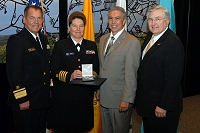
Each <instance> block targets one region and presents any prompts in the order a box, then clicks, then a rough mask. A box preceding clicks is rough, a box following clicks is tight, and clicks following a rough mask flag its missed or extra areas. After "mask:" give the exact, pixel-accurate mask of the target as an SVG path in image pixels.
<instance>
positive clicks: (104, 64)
mask: <svg viewBox="0 0 200 133" xmlns="http://www.w3.org/2000/svg"><path fill="white" fill-rule="evenodd" d="M125 23H126V12H125V11H124V9H123V8H121V7H118V6H114V7H112V8H111V9H110V11H109V12H108V25H109V28H110V29H111V33H108V34H106V35H104V36H102V37H101V39H100V44H99V59H100V77H101V78H107V80H106V81H105V83H104V84H103V85H102V86H101V88H100V95H99V91H98V92H97V98H100V103H101V118H102V132H103V133H128V132H129V125H130V120H131V114H132V104H133V103H134V99H135V92H136V88H137V85H136V81H137V69H138V67H139V61H140V55H141V52H140V51H141V49H140V48H141V47H140V42H139V41H138V40H137V38H136V37H134V36H132V35H130V34H129V33H127V32H126V31H125V29H124V25H125ZM110 44H112V46H111V47H110ZM108 47H110V49H109V50H107V49H108Z"/></svg>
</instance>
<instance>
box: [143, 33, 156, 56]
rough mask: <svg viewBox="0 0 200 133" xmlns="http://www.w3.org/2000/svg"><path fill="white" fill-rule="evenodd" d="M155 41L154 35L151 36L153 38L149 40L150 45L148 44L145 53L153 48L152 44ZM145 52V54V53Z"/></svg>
mask: <svg viewBox="0 0 200 133" xmlns="http://www.w3.org/2000/svg"><path fill="white" fill-rule="evenodd" d="M153 43H154V36H153V37H152V38H151V40H150V41H149V43H148V45H147V48H146V51H145V54H146V53H147V52H148V51H149V49H150V48H151V46H152V45H153ZM145 54H144V55H145Z"/></svg>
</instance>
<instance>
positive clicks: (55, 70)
mask: <svg viewBox="0 0 200 133" xmlns="http://www.w3.org/2000/svg"><path fill="white" fill-rule="evenodd" d="M81 64H93V71H94V72H95V73H96V74H98V73H99V59H98V52H97V46H96V43H95V42H92V41H89V40H85V39H83V40H82V44H81V51H80V52H78V50H77V48H76V46H75V44H74V42H73V41H72V39H71V37H70V38H67V39H64V40H60V41H58V42H57V43H56V44H55V46H54V49H53V52H52V57H51V72H52V77H53V78H54V83H55V84H54V90H53V92H54V94H53V95H54V96H55V97H54V98H56V99H60V100H61V99H62V100H81V99H86V98H91V97H93V95H94V89H92V88H91V87H89V86H77V85H69V84H68V82H70V78H71V74H72V73H73V72H74V70H77V69H79V70H81ZM59 77H60V78H59ZM62 79H63V80H62ZM61 106H62V105H61Z"/></svg>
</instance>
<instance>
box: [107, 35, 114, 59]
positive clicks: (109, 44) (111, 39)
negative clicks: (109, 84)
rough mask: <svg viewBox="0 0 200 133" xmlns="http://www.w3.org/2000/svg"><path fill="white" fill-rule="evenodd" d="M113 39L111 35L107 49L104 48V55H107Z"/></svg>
mask: <svg viewBox="0 0 200 133" xmlns="http://www.w3.org/2000/svg"><path fill="white" fill-rule="evenodd" d="M114 40H115V38H114V37H113V36H112V37H111V39H110V42H109V44H108V46H107V49H106V52H105V56H106V55H107V53H108V51H109V49H110V48H111V47H112V45H113V41H114Z"/></svg>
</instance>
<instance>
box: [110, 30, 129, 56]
mask: <svg viewBox="0 0 200 133" xmlns="http://www.w3.org/2000/svg"><path fill="white" fill-rule="evenodd" d="M125 36H126V32H125V30H124V31H123V32H122V33H121V35H120V36H119V37H118V38H117V40H116V41H115V42H114V44H113V46H112V47H111V48H110V50H109V51H108V53H107V55H109V54H110V53H112V51H113V50H114V49H116V48H117V47H118V46H119V45H120V44H122V43H123V41H124V39H125Z"/></svg>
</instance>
